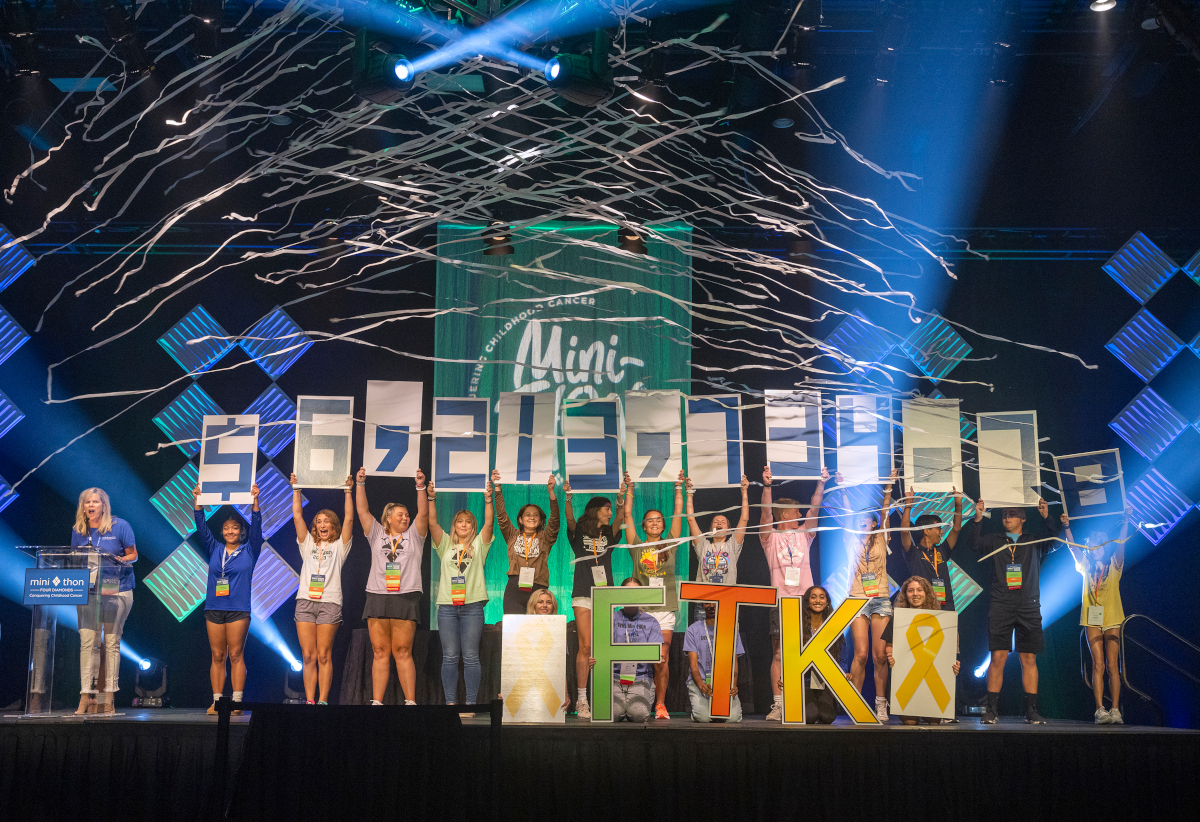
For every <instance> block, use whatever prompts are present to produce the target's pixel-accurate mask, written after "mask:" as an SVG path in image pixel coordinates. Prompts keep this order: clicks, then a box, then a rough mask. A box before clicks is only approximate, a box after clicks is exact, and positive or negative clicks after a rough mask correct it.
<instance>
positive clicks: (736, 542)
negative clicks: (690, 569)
mask: <svg viewBox="0 0 1200 822" xmlns="http://www.w3.org/2000/svg"><path fill="white" fill-rule="evenodd" d="M749 491H750V480H748V479H747V478H746V475H745V474H742V510H741V514H740V516H739V517H738V523H737V528H735V529H732V530H730V527H729V517H727V516H725V515H724V514H715V515H714V516H713V518H712V520H710V521H709V526H708V527H709V533H707V534H706V533H705V532H704V531H703V530H702V529H701V528H700V523H699V522H697V521H696V509H695V504H694V501H693V500H694V497H695V495H696V490H695V489H694V488H693V487H692V481H691V480H690V479H689V480H688V481H687V522H688V532H689V533H690V534H691V536H692V550H693V551H695V552H696V560H697V565H696V579H695V581H696V582H711V583H713V584H714V585H737V563H738V557H740V556H741V555H742V543H743V542H745V540H746V526H747V525H748V524H749V522H750V496H749Z"/></svg>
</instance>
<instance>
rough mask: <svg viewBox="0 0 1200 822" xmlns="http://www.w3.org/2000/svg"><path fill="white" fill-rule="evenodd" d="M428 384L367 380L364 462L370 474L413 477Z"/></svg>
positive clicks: (417, 456)
mask: <svg viewBox="0 0 1200 822" xmlns="http://www.w3.org/2000/svg"><path fill="white" fill-rule="evenodd" d="M424 398H425V384H424V383H420V382H398V381H390V380H367V413H366V416H365V419H366V422H367V426H366V435H365V437H364V438H363V462H362V464H363V466H364V467H365V468H366V469H367V476H370V477H411V476H413V475H414V474H415V473H416V472H417V468H418V463H419V461H420V457H421V437H420V431H421V403H422V401H423V400H424Z"/></svg>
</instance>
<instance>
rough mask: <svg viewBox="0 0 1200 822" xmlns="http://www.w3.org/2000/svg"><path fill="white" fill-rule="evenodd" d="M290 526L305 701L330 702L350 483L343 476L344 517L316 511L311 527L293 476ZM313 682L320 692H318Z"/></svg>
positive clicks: (350, 526) (350, 516) (350, 515)
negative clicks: (297, 556) (293, 536)
mask: <svg viewBox="0 0 1200 822" xmlns="http://www.w3.org/2000/svg"><path fill="white" fill-rule="evenodd" d="M291 483H292V524H293V525H295V526H296V545H297V547H298V548H299V550H300V562H301V566H300V589H299V590H298V591H297V592H296V638H297V639H299V640H300V652H301V655H302V656H303V659H304V698H305V699H306V700H307V701H308V704H309V705H312V704H313V697H316V698H317V704H318V705H327V704H328V703H329V687H330V684H331V683H332V682H333V638H334V637H335V636H337V631H338V626H339V625H341V624H342V563H343V562H345V560H346V554H348V553H350V541H351V540H350V537H351V534H352V533H353V530H354V504H353V501H352V500H351V498H350V490H351V488H352V483H353V479H352V478H351V477H346V494H345V496H346V507H345V512H344V516H343V517H342V518H341V519H338V515H337V514H336V513H334V512H333V511H330V510H329V509H323V510H321V511H318V512H317V514H316V516H314V517H313V519H312V526H311V527H310V526H308V525H305V524H304V511H303V507H304V497H303V495H302V494H301V493H300V489H299V488H297V487H296V475H295V474H292V477H291ZM318 683H319V685H320V690H318Z"/></svg>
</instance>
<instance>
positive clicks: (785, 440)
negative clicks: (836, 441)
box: [763, 391, 825, 479]
mask: <svg viewBox="0 0 1200 822" xmlns="http://www.w3.org/2000/svg"><path fill="white" fill-rule="evenodd" d="M763 402H764V409H763V410H764V412H765V417H766V421H767V426H766V433H767V463H768V464H769V465H770V466H771V476H773V477H775V478H776V479H820V478H821V467H822V466H823V465H824V464H825V433H824V431H822V430H821V394H820V392H819V391H764V392H763Z"/></svg>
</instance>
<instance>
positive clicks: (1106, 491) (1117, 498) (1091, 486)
mask: <svg viewBox="0 0 1200 822" xmlns="http://www.w3.org/2000/svg"><path fill="white" fill-rule="evenodd" d="M1054 471H1055V473H1056V474H1058V487H1059V492H1060V494H1061V496H1062V504H1063V511H1064V512H1065V513H1066V515H1067V516H1068V517H1070V519H1071V521H1072V522H1074V521H1075V520H1080V519H1089V518H1091V517H1102V516H1106V515H1111V514H1123V513H1124V512H1125V504H1126V503H1125V476H1124V473H1123V472H1122V471H1121V452H1120V451H1118V450H1116V449H1115V448H1112V449H1108V450H1106V451H1089V452H1087V453H1085V454H1066V455H1064V456H1061V457H1058V456H1056V457H1055V458H1054Z"/></svg>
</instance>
